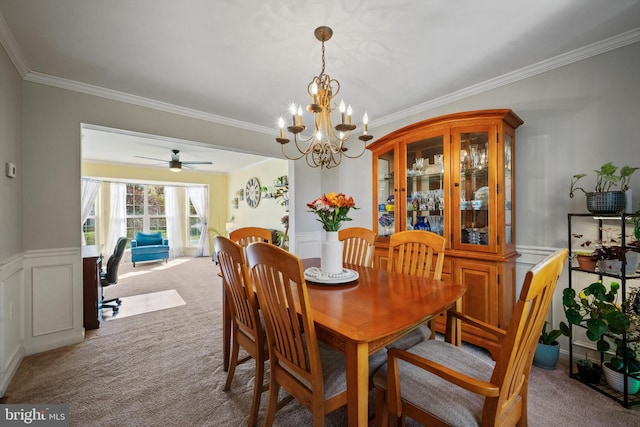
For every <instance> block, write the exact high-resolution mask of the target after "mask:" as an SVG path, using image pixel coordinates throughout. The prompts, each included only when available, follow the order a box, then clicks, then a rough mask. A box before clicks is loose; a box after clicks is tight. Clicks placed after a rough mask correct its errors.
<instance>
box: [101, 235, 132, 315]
mask: <svg viewBox="0 0 640 427" xmlns="http://www.w3.org/2000/svg"><path fill="white" fill-rule="evenodd" d="M127 240H128V239H127V238H126V237H120V238H119V239H118V241H117V242H116V247H115V249H114V250H113V254H111V256H110V257H109V260H108V261H107V270H106V271H105V272H101V273H100V284H101V285H102V290H103V294H102V304H101V306H100V307H101V308H110V309H112V310H113V312H114V313H117V312H118V310H120V304H122V301H121V300H120V298H112V299H108V300H105V299H104V288H105V287H107V286H111V285H115V284H116V283H118V267H119V266H120V260H121V259H122V255H123V254H124V249H125V248H126V247H127ZM109 303H113V304H109Z"/></svg>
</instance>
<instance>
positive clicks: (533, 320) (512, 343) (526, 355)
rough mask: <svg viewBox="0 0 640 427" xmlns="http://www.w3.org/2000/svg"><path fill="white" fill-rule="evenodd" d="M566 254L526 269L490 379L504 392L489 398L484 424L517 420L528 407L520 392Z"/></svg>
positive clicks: (560, 252)
mask: <svg viewBox="0 0 640 427" xmlns="http://www.w3.org/2000/svg"><path fill="white" fill-rule="evenodd" d="M567 255H568V251H567V249H559V250H557V251H555V252H554V253H553V254H551V255H550V256H548V257H547V258H546V259H545V260H543V261H541V262H540V263H538V264H537V265H536V266H535V267H534V268H532V269H531V270H530V271H529V272H527V275H526V277H525V280H524V284H523V286H522V291H521V292H520V297H519V299H518V301H517V302H516V306H515V309H514V311H513V315H512V317H511V322H510V323H509V327H508V328H507V333H506V335H505V337H504V340H503V342H502V348H501V351H500V354H499V357H498V358H497V359H496V366H495V368H494V371H493V375H492V378H491V382H492V383H494V384H498V385H499V386H500V389H501V394H500V396H499V397H498V399H487V401H486V403H485V408H484V411H483V425H504V424H509V422H508V421H507V422H506V423H505V420H508V419H515V420H517V419H519V417H520V412H522V411H524V410H526V407H525V408H521V407H519V406H518V405H520V404H521V403H520V402H521V399H520V395H521V393H526V390H527V387H528V381H529V374H530V372H531V365H532V362H533V355H534V353H535V348H536V345H537V343H538V339H539V338H540V333H541V331H542V326H543V324H544V321H545V320H546V316H547V311H548V310H549V306H550V304H551V300H552V298H553V293H554V291H555V288H556V284H557V282H558V278H559V276H560V273H561V272H562V268H563V266H564V263H565V261H566V259H567ZM514 408H515V409H516V410H515V411H514ZM518 408H519V409H518ZM485 418H486V419H485ZM511 425H513V423H511Z"/></svg>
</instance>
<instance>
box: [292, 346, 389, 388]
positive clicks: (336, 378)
mask: <svg viewBox="0 0 640 427" xmlns="http://www.w3.org/2000/svg"><path fill="white" fill-rule="evenodd" d="M318 351H319V352H320V360H321V362H322V375H323V377H324V398H325V399H329V398H331V397H333V396H336V395H338V394H340V393H342V392H343V391H345V390H346V389H347V376H346V369H347V365H346V361H345V357H344V354H343V353H341V352H339V351H337V350H335V349H333V348H332V347H330V346H328V345H327V344H325V343H324V342H322V341H318ZM386 360H387V350H386V349H385V348H383V349H381V350H378V351H377V352H375V353H373V354H372V355H370V356H369V378H371V376H372V375H373V374H374V372H376V370H377V369H378V368H379V367H380V366H381V365H383V364H384V363H385V361H386ZM282 367H283V369H285V370H287V372H289V373H290V374H293V375H294V376H297V375H295V373H294V372H293V371H292V370H290V369H287V367H286V366H284V365H282ZM298 379H299V380H300V382H302V383H303V384H306V386H307V387H310V385H311V384H309V383H308V382H307V381H306V380H304V379H302V378H300V377H298Z"/></svg>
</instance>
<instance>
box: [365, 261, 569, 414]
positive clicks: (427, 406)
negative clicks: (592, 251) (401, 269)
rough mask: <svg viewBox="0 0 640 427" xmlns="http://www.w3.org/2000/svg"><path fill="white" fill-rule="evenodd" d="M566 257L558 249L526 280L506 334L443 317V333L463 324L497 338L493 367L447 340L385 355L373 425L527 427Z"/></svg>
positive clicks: (450, 313) (454, 317)
mask: <svg viewBox="0 0 640 427" xmlns="http://www.w3.org/2000/svg"><path fill="white" fill-rule="evenodd" d="M567 254H568V251H567V250H566V249H559V250H557V251H556V252H554V253H553V254H551V255H550V256H548V257H547V258H546V259H544V260H543V261H541V262H540V263H538V264H537V265H536V266H534V267H533V268H532V269H531V270H530V271H529V272H528V273H527V275H526V277H525V280H524V284H523V286H522V291H521V293H520V298H519V299H518V301H517V302H516V306H515V308H514V311H513V315H512V317H511V322H510V323H509V326H508V327H507V330H506V331H505V330H502V329H499V328H496V327H495V326H492V325H490V324H487V323H484V322H482V321H479V320H477V319H473V318H471V317H469V316H467V315H464V314H462V313H460V312H458V311H455V310H449V311H448V312H447V322H448V323H450V324H449V325H447V331H452V330H453V329H454V328H453V326H452V323H453V322H459V321H462V322H463V323H464V322H468V323H470V324H472V325H473V326H474V327H476V328H480V329H482V330H483V331H484V333H486V334H489V335H491V336H494V337H496V338H497V339H498V341H499V342H500V343H501V349H500V352H499V355H498V357H497V358H496V362H495V366H492V365H491V364H490V363H488V362H486V361H484V360H482V359H480V358H479V357H478V356H477V355H474V354H472V353H470V352H467V351H465V350H463V349H461V348H460V347H457V346H455V345H452V344H451V342H452V340H453V339H454V337H453V336H452V335H447V337H446V342H445V341H440V340H427V341H423V342H421V343H419V344H416V345H415V346H413V347H410V348H408V349H407V350H401V349H391V350H389V353H388V363H387V365H383V366H382V367H381V368H380V369H379V370H378V371H377V372H376V374H375V375H374V378H373V381H374V384H375V387H376V421H375V422H376V425H377V426H385V425H387V422H388V421H389V420H388V418H389V416H388V415H392V416H394V417H405V416H406V417H411V418H412V419H414V420H416V421H418V422H419V423H422V424H423V425H452V426H513V425H519V426H526V425H527V389H528V381H529V374H530V372H531V364H532V362H533V355H534V353H535V347H536V344H537V342H538V338H539V337H540V332H541V331H542V326H543V324H544V321H545V318H546V315H547V310H548V309H549V305H550V304H551V300H552V298H553V293H554V290H555V287H556V283H557V281H558V277H559V276H560V273H561V271H562V268H563V266H564V263H565V261H566V259H567ZM398 360H402V361H403V363H398ZM405 362H406V363H405Z"/></svg>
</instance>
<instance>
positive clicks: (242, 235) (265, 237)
mask: <svg viewBox="0 0 640 427" xmlns="http://www.w3.org/2000/svg"><path fill="white" fill-rule="evenodd" d="M271 237H272V236H271V230H269V229H267V228H262V227H242V228H237V229H235V230H232V231H230V232H229V240H231V241H232V242H235V243H237V244H238V245H240V247H241V248H242V252H243V255H244V258H245V260H246V259H247V247H248V246H249V245H250V244H251V243H255V242H267V243H273V241H272V238H271Z"/></svg>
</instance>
